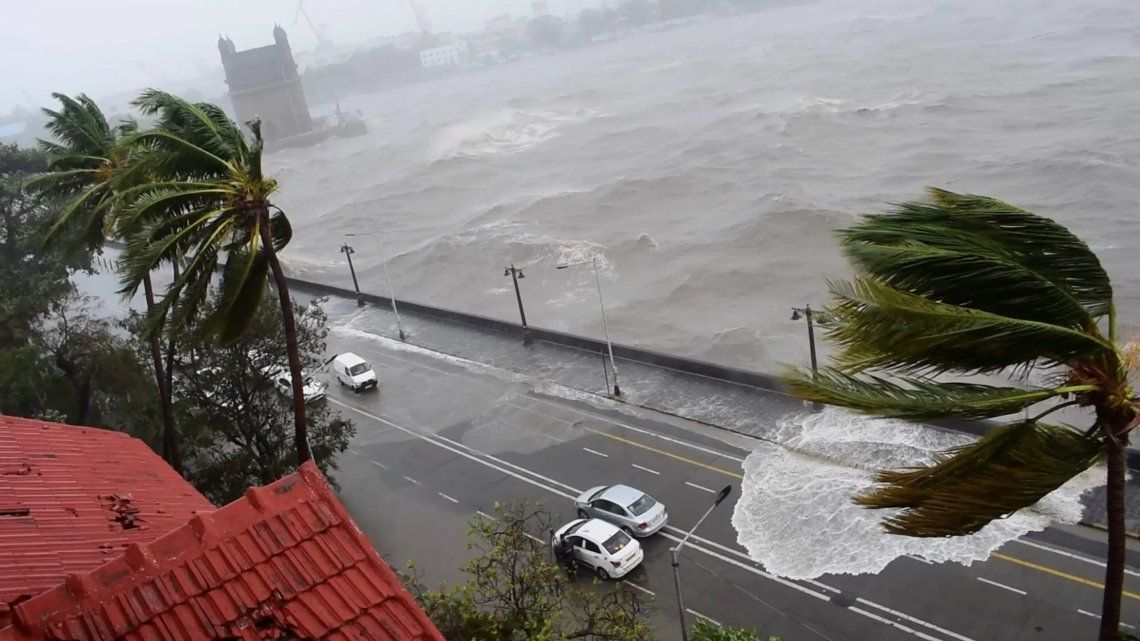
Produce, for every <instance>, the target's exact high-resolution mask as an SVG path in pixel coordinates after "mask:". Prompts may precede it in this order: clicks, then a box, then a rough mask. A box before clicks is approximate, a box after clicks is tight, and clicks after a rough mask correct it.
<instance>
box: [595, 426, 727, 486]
mask: <svg viewBox="0 0 1140 641" xmlns="http://www.w3.org/2000/svg"><path fill="white" fill-rule="evenodd" d="M586 429H587V430H589V431H591V432H593V433H594V434H598V435H599V436H604V437H606V438H610V439H613V440H615V441H619V442H621V443H625V444H626V445H632V446H634V447H640V448H641V449H643V450H649V451H650V452H653V453H655V454H660V455H661V456H668V457H669V458H672V459H677V460H678V461H683V462H685V463H688V464H689V465H696V466H697V467H703V468H705V469H706V470H710V471H713V472H717V473H718V474H724V475H725V476H731V477H733V478H737V479H742V478H744V476H743V475H742V474H737V473H736V472H730V471H728V470H725V469H721V468H719V467H713V466H712V465H705V464H704V463H701V462H700V461H694V460H693V459H691V458H686V457H684V456H681V455H679V454H674V453H672V452H666V451H665V450H659V449H657V448H656V447H653V446H650V445H644V444H642V443H638V442H637V441H633V440H630V439H628V438H623V437H621V436H615V435H613V434H609V433H607V432H603V431H601V430H596V429H594V428H592V427H587V428H586Z"/></svg>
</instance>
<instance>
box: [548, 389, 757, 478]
mask: <svg viewBox="0 0 1140 641" xmlns="http://www.w3.org/2000/svg"><path fill="white" fill-rule="evenodd" d="M527 398H529V399H531V400H534V401H537V402H539V403H544V404H546V405H550V406H552V407H558V408H561V409H564V410H568V411H571V412H574V413H576V414H581V415H582V416H589V417H590V418H593V419H597V420H599V421H601V422H603V423H607V424H609V425H613V426H615V427H621V428H625V429H627V430H630V431H631V432H637V433H638V434H645V435H646V436H652V437H655V438H659V439H661V440H663V441H668V442H670V443H673V444H675V445H681V446H684V447H688V448H691V449H694V450H697V451H698V452H704V453H706V454H713V455H716V456H723V457H724V458H726V459H731V460H733V461H736V462H737V463H743V462H744V459H743V458H741V457H739V456H733V455H731V454H725V453H724V452H721V451H719V450H714V449H712V448H708V447H704V446H701V445H697V444H696V443H690V442H688V441H685V440H682V439H679V438H673V437H671V436H665V435H664V434H660V433H658V432H654V431H653V430H647V429H645V428H643V427H634V426H633V425H629V424H626V423H622V422H621V421H615V420H614V419H612V418H609V417H607V416H602V415H601V414H595V413H594V412H587V411H585V410H581V409H578V408H577V407H570V406H569V405H563V404H560V403H555V402H554V401H549V400H547V399H545V398H540V397H538V396H528V397H527ZM686 420H687V419H686Z"/></svg>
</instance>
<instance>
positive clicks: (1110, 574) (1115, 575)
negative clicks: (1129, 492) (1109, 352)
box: [1100, 425, 1128, 641]
mask: <svg viewBox="0 0 1140 641" xmlns="http://www.w3.org/2000/svg"><path fill="white" fill-rule="evenodd" d="M1109 432H1110V436H1109V438H1108V497H1107V508H1108V510H1107V511H1108V558H1107V559H1106V563H1105V570H1104V603H1103V604H1102V605H1101V611H1100V641H1118V639H1120V599H1121V593H1122V592H1123V590H1124V562H1125V559H1124V556H1125V536H1126V533H1125V526H1124V475H1125V466H1126V464H1127V463H1126V456H1127V451H1126V450H1127V438H1128V436H1127V434H1124V433H1122V432H1123V430H1118V429H1117V426H1115V425H1114V426H1111V427H1110V428H1109Z"/></svg>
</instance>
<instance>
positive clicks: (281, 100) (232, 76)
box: [218, 25, 313, 140]
mask: <svg viewBox="0 0 1140 641" xmlns="http://www.w3.org/2000/svg"><path fill="white" fill-rule="evenodd" d="M218 52H219V53H221V55H222V67H224V68H225V70H226V85H227V86H228V87H229V94H230V101H231V102H232V103H233V107H234V113H235V114H236V115H237V119H238V122H239V123H245V122H247V121H249V120H252V119H253V118H254V117H260V118H261V123H262V125H261V130H262V132H263V134H264V135H265V138H266V139H267V140H280V139H282V138H288V137H289V136H296V135H298V134H303V133H307V132H309V131H312V129H313V119H312V117H310V115H309V106H308V104H306V102H305V91H304V89H303V88H302V87H301V76H300V75H299V74H298V73H297V63H296V62H294V60H293V51H292V50H291V49H290V48H289V37H288V36H287V35H286V34H285V30H284V29H282V28H281V26H280V25H277V26H274V27H273V44H271V45H267V46H264V47H258V48H256V49H247V50H245V51H238V50H237V49H236V48H235V47H234V43H233V41H232V40H230V39H229V38H223V37H219V38H218Z"/></svg>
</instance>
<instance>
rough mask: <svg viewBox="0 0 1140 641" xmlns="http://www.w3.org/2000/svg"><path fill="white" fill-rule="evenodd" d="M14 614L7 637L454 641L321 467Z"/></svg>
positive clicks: (197, 521) (253, 494) (201, 519)
mask: <svg viewBox="0 0 1140 641" xmlns="http://www.w3.org/2000/svg"><path fill="white" fill-rule="evenodd" d="M14 612H15V624H14V625H13V626H12V627H9V628H7V629H5V630H0V641H11V640H20V641H27V640H31V639H53V640H59V641H70V640H74V641H94V640H100V641H102V640H107V641H109V640H111V639H115V640H122V641H135V640H138V641H142V640H148V641H149V640H152V639H178V640H185V641H198V640H203V641H204V640H210V639H227V640H231V639H232V640H237V639H243V640H250V641H252V640H266V639H330V640H342V639H343V640H349V639H353V640H355V639H378V640H393V641H394V640H399V641H420V640H427V641H443V637H442V636H440V634H439V632H438V631H437V630H436V629H435V627H434V626H433V625H432V623H431V622H430V621H429V620H428V619H427V617H426V616H425V615H424V613H423V611H422V610H420V609H419V608H418V607H417V606H416V604H415V602H414V601H413V599H412V597H411V595H409V594H408V592H407V591H406V590H405V589H404V587H403V586H402V585H401V583H400V581H399V579H398V578H397V577H396V575H395V573H393V572H392V570H391V569H390V568H389V567H388V566H387V564H385V563H384V562H383V561H382V560H381V559H380V555H379V554H377V552H376V550H375V549H374V548H373V547H372V545H371V544H370V543H369V542H368V540H367V539H366V538H365V536H364V534H363V533H362V532H361V531H360V529H359V528H358V527H357V526H356V524H355V523H354V522H353V521H352V518H351V517H349V515H348V512H347V510H345V508H344V506H343V505H341V503H340V502H339V501H337V499H336V497H335V496H334V494H333V492H332V490H331V488H330V487H329V485H328V482H327V481H326V480H325V478H324V477H323V476H321V474H320V472H319V471H318V470H317V468H316V467H315V466H314V465H313V464H312V463H306V464H305V465H303V466H302V467H301V469H300V470H299V471H298V472H296V473H295V474H292V475H290V476H287V477H285V478H283V479H281V480H280V481H277V482H276V483H273V484H272V485H269V486H266V487H264V488H254V489H250V490H248V491H247V492H246V495H245V497H244V498H242V499H240V500H238V501H235V502H233V503H231V504H229V505H227V506H225V507H223V508H221V509H219V510H218V511H216V512H214V513H212V514H201V515H197V516H194V517H193V518H192V519H190V523H189V524H188V525H186V526H184V527H181V528H179V529H177V530H174V531H173V532H170V533H169V534H167V535H165V536H163V537H162V538H159V539H157V540H155V541H154V542H152V543H149V544H146V545H131V546H129V547H128V548H127V551H126V553H125V554H124V555H122V556H121V557H119V558H117V559H115V560H113V561H111V562H109V563H107V564H106V565H103V566H102V567H100V568H98V569H97V570H95V571H94V572H91V573H90V574H88V575H84V576H73V577H69V578H68V579H67V582H66V583H65V584H64V585H61V586H59V587H57V588H55V589H53V590H51V591H49V592H46V593H44V594H42V595H40V596H38V597H36V598H33V599H31V600H29V601H26V602H24V603H22V604H20V605H18V606H16V608H15V611H14Z"/></svg>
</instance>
